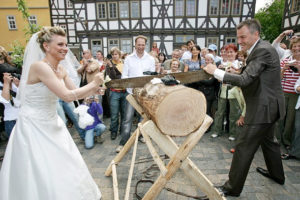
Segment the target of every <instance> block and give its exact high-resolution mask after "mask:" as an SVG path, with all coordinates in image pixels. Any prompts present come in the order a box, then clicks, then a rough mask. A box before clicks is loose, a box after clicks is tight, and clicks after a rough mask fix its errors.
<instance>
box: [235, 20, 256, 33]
mask: <svg viewBox="0 0 300 200" xmlns="http://www.w3.org/2000/svg"><path fill="white" fill-rule="evenodd" d="M244 26H247V27H248V29H249V30H250V33H254V32H256V31H258V33H259V34H260V30H261V25H260V23H259V21H258V20H257V19H247V20H245V21H242V22H241V23H240V24H239V25H238V26H237V27H236V29H237V30H238V29H241V28H242V27H244Z"/></svg>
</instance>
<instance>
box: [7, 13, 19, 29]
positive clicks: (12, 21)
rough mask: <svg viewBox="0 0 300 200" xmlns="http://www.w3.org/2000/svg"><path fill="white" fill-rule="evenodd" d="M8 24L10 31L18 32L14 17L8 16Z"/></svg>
mask: <svg viewBox="0 0 300 200" xmlns="http://www.w3.org/2000/svg"><path fill="white" fill-rule="evenodd" d="M7 23H8V29H9V30H17V24H16V18H15V16H13V15H9V16H7Z"/></svg>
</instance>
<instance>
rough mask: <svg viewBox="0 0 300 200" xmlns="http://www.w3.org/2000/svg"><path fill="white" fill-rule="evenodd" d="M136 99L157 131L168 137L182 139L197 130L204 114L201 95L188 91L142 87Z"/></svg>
mask: <svg viewBox="0 0 300 200" xmlns="http://www.w3.org/2000/svg"><path fill="white" fill-rule="evenodd" d="M136 94H137V95H136V99H137V100H138V102H139V103H140V105H141V106H142V107H143V108H144V109H145V112H146V113H147V114H148V115H149V116H150V118H151V119H152V120H153V121H154V122H155V123H156V125H157V127H158V128H159V129H160V131H161V132H162V133H164V134H166V135H171V136H186V135H188V134H190V133H192V132H194V131H195V130H197V129H198V128H199V127H200V125H201V124H202V122H203V120H204V118H205V115H206V100H205V97H204V95H203V94H202V93H201V92H199V91H197V90H194V89H192V88H188V87H184V86H182V85H178V86H165V85H163V84H157V85H148V84H147V85H146V86H145V87H144V89H142V91H139V93H136Z"/></svg>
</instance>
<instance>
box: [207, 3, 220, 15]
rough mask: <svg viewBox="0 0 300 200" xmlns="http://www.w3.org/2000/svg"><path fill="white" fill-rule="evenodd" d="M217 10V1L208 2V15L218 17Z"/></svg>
mask: <svg viewBox="0 0 300 200" xmlns="http://www.w3.org/2000/svg"><path fill="white" fill-rule="evenodd" d="M218 9H219V1H218V0H210V1H209V14H210V15H218Z"/></svg>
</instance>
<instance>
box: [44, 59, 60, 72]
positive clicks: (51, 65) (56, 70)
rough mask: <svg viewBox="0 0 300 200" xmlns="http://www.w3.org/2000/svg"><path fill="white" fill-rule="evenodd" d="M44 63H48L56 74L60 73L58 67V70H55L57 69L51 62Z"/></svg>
mask: <svg viewBox="0 0 300 200" xmlns="http://www.w3.org/2000/svg"><path fill="white" fill-rule="evenodd" d="M44 61H45V63H47V64H48V65H49V66H50V67H51V69H52V70H53V71H54V73H58V72H59V68H58V66H57V69H55V67H54V66H53V65H52V64H51V63H50V62H49V61H47V60H44Z"/></svg>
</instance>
